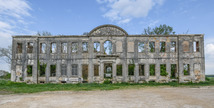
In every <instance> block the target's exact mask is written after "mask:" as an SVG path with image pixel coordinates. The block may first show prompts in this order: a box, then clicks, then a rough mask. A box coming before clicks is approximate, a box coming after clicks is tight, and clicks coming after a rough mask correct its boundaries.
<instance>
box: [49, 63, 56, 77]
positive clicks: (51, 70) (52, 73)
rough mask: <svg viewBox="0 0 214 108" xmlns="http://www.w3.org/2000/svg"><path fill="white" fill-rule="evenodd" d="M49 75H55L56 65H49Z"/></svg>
mask: <svg viewBox="0 0 214 108" xmlns="http://www.w3.org/2000/svg"><path fill="white" fill-rule="evenodd" d="M50 76H51V77H55V76H56V65H50Z"/></svg>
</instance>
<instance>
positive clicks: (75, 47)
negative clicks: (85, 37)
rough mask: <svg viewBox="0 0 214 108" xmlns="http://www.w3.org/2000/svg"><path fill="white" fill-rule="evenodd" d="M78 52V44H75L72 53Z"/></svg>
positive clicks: (72, 46)
mask: <svg viewBox="0 0 214 108" xmlns="http://www.w3.org/2000/svg"><path fill="white" fill-rule="evenodd" d="M77 50H78V43H77V42H73V43H72V45H71V52H72V53H75V52H77Z"/></svg>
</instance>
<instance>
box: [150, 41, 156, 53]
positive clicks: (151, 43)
mask: <svg viewBox="0 0 214 108" xmlns="http://www.w3.org/2000/svg"><path fill="white" fill-rule="evenodd" d="M149 51H150V52H155V42H149Z"/></svg>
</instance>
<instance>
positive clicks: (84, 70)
mask: <svg viewBox="0 0 214 108" xmlns="http://www.w3.org/2000/svg"><path fill="white" fill-rule="evenodd" d="M82 78H83V81H87V80H88V65H87V64H83V65H82Z"/></svg>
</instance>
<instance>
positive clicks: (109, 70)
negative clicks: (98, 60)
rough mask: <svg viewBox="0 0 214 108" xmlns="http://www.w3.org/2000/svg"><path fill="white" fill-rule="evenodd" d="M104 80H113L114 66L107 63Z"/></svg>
mask: <svg viewBox="0 0 214 108" xmlns="http://www.w3.org/2000/svg"><path fill="white" fill-rule="evenodd" d="M104 78H109V79H110V78H112V64H111V63H105V64H104Z"/></svg>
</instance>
